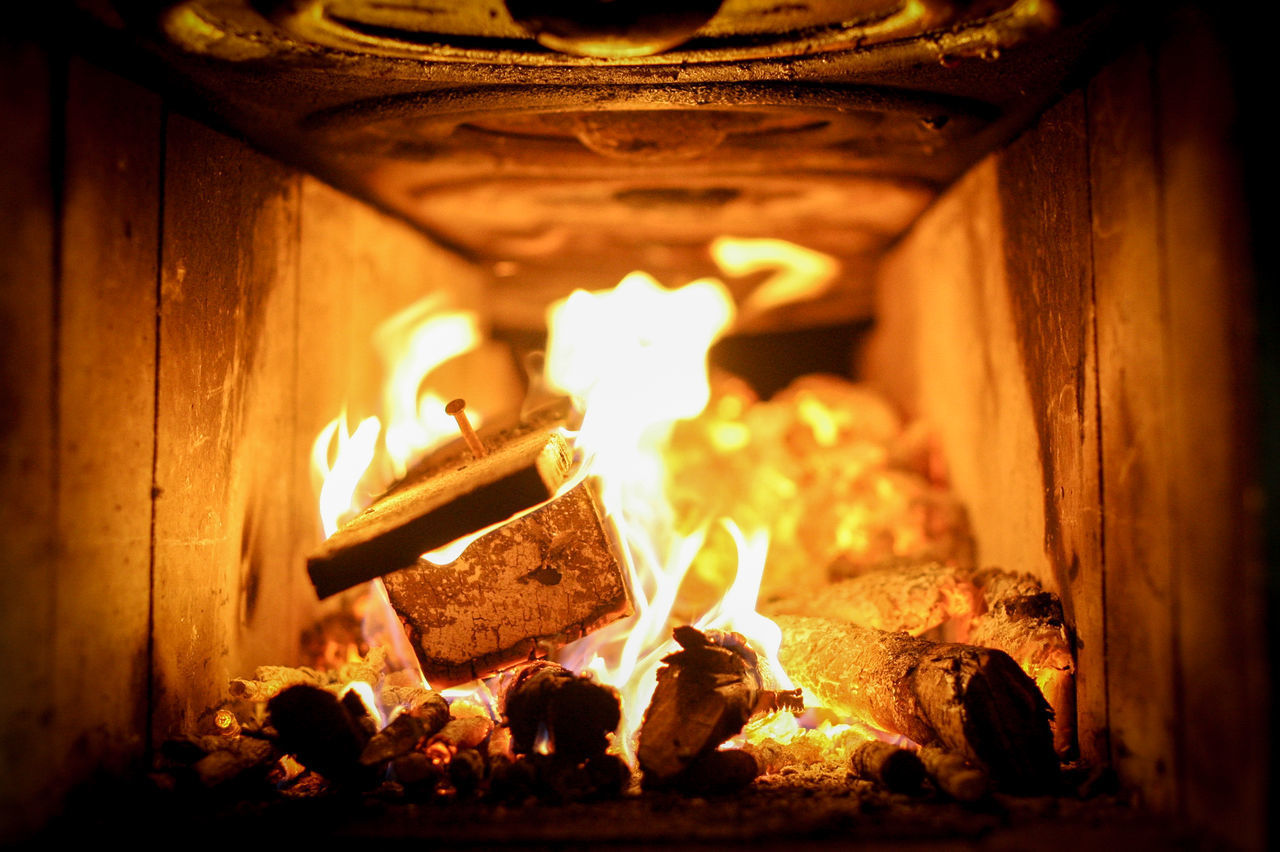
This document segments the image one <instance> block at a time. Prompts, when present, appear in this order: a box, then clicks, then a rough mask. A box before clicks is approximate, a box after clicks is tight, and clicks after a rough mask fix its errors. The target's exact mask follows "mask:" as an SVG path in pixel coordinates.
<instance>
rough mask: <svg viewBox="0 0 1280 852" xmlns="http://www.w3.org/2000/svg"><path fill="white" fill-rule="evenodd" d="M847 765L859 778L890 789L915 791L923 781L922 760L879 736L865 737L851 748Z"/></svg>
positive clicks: (895, 791)
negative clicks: (864, 740)
mask: <svg viewBox="0 0 1280 852" xmlns="http://www.w3.org/2000/svg"><path fill="white" fill-rule="evenodd" d="M849 765H850V767H851V768H852V769H853V772H854V774H855V775H857V776H858V777H859V778H865V779H866V780H868V781H875V782H876V783H878V784H880V785H881V786H883V787H885V788H886V789H888V790H890V791H892V792H894V793H917V792H919V791H920V787H921V785H922V784H923V783H924V775H925V772H924V764H923V763H921V762H920V758H919V757H917V756H916V754H915V752H913V751H910V750H909V749H905V748H902V747H900V746H896V745H891V744H890V743H886V742H882V741H880V740H867V741H866V742H864V743H862V744H861V745H859V746H858V747H857V748H855V749H854V750H853V754H851V755H850V756H849Z"/></svg>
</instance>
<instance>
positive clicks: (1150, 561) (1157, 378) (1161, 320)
mask: <svg viewBox="0 0 1280 852" xmlns="http://www.w3.org/2000/svg"><path fill="white" fill-rule="evenodd" d="M1151 74H1152V67H1151V57H1150V54H1149V53H1148V51H1147V50H1146V49H1144V48H1139V49H1136V50H1134V51H1132V52H1130V53H1128V54H1126V55H1125V56H1124V57H1122V58H1121V59H1119V60H1117V61H1116V62H1115V63H1113V64H1112V65H1111V66H1110V67H1108V68H1106V69H1104V70H1103V71H1102V73H1100V74H1098V75H1097V76H1096V77H1095V78H1094V79H1093V80H1092V81H1091V82H1090V84H1089V88H1088V110H1089V113H1088V123H1089V160H1090V184H1091V188H1092V210H1093V214H1092V215H1093V247H1094V248H1093V251H1094V271H1095V291H1096V297H1097V311H1098V394H1099V405H1100V407H1101V441H1102V476H1103V482H1104V487H1105V503H1104V511H1105V515H1104V518H1105V519H1104V523H1105V525H1106V552H1105V560H1106V566H1107V577H1106V587H1107V594H1106V615H1105V618H1106V623H1105V629H1106V636H1107V681H1108V692H1109V694H1110V708H1109V722H1110V731H1111V743H1110V756H1111V762H1112V765H1113V766H1114V767H1115V768H1116V770H1117V771H1118V772H1119V773H1120V774H1121V776H1122V777H1124V778H1125V779H1126V780H1127V781H1128V782H1129V783H1131V784H1135V785H1137V786H1139V787H1140V788H1141V789H1142V791H1143V797H1144V799H1145V800H1146V801H1147V802H1148V803H1150V804H1151V805H1152V806H1153V807H1157V808H1160V809H1162V810H1168V809H1170V808H1172V807H1173V806H1174V804H1175V801H1176V793H1177V791H1176V780H1177V750H1176V748H1175V745H1174V743H1175V741H1174V726H1175V720H1176V716H1177V695H1176V689H1175V683H1174V671H1175V665H1174V658H1173V651H1174V641H1173V634H1174V630H1175V629H1176V625H1175V622H1174V606H1173V603H1174V601H1173V593H1174V590H1173V577H1172V562H1171V550H1172V549H1173V546H1174V545H1173V540H1172V536H1171V529H1170V523H1171V520H1172V519H1171V516H1170V514H1169V512H1170V504H1169V500H1170V488H1169V486H1168V481H1167V474H1168V473H1169V472H1170V471H1171V470H1172V468H1171V466H1170V465H1171V461H1172V459H1171V457H1170V446H1169V435H1168V428H1167V427H1168V415H1169V412H1168V406H1169V397H1168V392H1169V391H1168V386H1167V373H1168V364H1167V348H1168V340H1167V338H1168V333H1169V316H1168V306H1167V294H1166V290H1165V283H1164V282H1165V279H1164V267H1163V261H1162V257H1161V238H1162V235H1161V233H1160V228H1159V203H1160V197H1161V191H1162V188H1161V186H1160V177H1159V174H1158V173H1157V161H1156V151H1155V141H1156V137H1155V134H1156V128H1155V127H1154V124H1153V122H1154V119H1155V115H1154V111H1153V105H1152V95H1153V93H1152V90H1151ZM1139 625H1140V627H1138V628H1137V629H1134V628H1135V626H1139Z"/></svg>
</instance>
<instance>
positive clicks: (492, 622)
mask: <svg viewBox="0 0 1280 852" xmlns="http://www.w3.org/2000/svg"><path fill="white" fill-rule="evenodd" d="M490 457H491V456H490ZM384 582H385V583H386V587H387V594H388V596H389V597H390V599H391V603H392V605H393V606H394V607H395V609H396V612H397V613H399V615H400V618H401V620H402V621H403V622H404V624H405V628H406V629H407V631H408V633H409V638H410V642H411V644H412V645H413V648H414V651H415V653H416V654H417V657H418V661H419V662H420V663H421V665H422V670H423V673H424V674H425V675H426V677H427V679H428V680H430V681H431V683H432V684H435V685H438V686H442V687H443V686H453V685H456V684H459V683H465V682H467V681H469V680H474V679H475V678H478V677H482V676H484V675H487V674H489V673H491V672H493V671H496V670H498V669H501V668H505V667H507V666H511V665H514V664H516V663H519V662H521V661H523V660H527V659H528V658H529V657H530V656H531V654H532V653H533V652H534V651H535V650H536V649H537V648H538V647H539V645H543V644H550V645H553V646H559V645H564V644H566V643H568V642H571V641H573V640H575V639H578V638H580V637H581V636H583V635H585V634H587V633H589V632H591V631H592V630H595V629H597V628H599V627H601V626H603V625H605V624H608V623H609V622H611V621H614V620H616V619H618V618H621V617H623V616H624V615H626V614H627V613H629V612H630V605H629V602H628V600H627V592H626V586H625V583H624V580H623V575H622V569H621V567H620V565H619V562H618V560H617V558H616V556H615V555H614V551H613V547H612V544H611V541H610V539H609V536H608V534H607V533H606V531H605V527H604V524H603V522H602V521H601V516H600V513H599V510H598V509H597V507H596V503H595V498H594V496H593V495H592V494H591V492H590V489H589V487H588V485H587V484H586V483H581V484H579V485H577V486H575V487H574V488H572V489H571V490H570V491H568V492H566V493H565V494H562V495H560V496H559V497H557V498H556V499H554V500H552V501H551V502H549V503H547V504H546V505H544V506H542V507H540V508H539V509H537V510H536V511H534V512H532V513H530V514H528V515H524V516H522V517H520V518H518V519H516V520H514V521H512V522H510V523H508V524H505V525H503V526H501V527H498V528H497V529H495V530H493V531H492V532H490V533H487V534H486V535H484V536H482V537H480V538H479V539H476V540H475V541H474V542H472V543H471V545H470V546H469V547H468V548H467V549H466V551H464V552H463V554H462V555H461V556H460V557H459V558H458V559H457V560H455V561H454V562H452V563H451V564H449V565H444V566H439V565H433V564H431V563H429V562H425V561H424V562H420V563H419V564H418V565H417V566H416V567H414V568H410V569H408V570H405V571H398V572H396V573H394V574H391V575H388V576H387V577H386V578H385V579H384Z"/></svg>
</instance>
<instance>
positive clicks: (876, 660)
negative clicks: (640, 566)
mask: <svg viewBox="0 0 1280 852" xmlns="http://www.w3.org/2000/svg"><path fill="white" fill-rule="evenodd" d="M776 622H777V624H778V626H779V627H780V628H781V629H782V636H783V640H782V649H781V652H780V654H779V657H780V659H781V661H782V664H783V666H784V667H785V668H786V670H787V672H788V673H789V674H790V675H791V677H792V679H793V680H794V681H795V682H796V683H798V684H800V685H801V686H803V687H804V688H806V689H808V690H809V691H810V692H811V693H812V694H813V695H814V696H815V697H816V698H817V699H818V701H819V702H820V703H821V704H822V705H823V706H825V707H827V708H829V709H831V710H833V711H835V712H837V713H840V714H842V715H846V716H852V717H854V718H857V719H860V720H862V721H864V722H867V723H869V724H872V725H875V726H876V727H878V728H880V729H881V730H884V731H889V732H891V733H897V734H902V735H904V736H907V737H909V738H911V739H912V740H914V741H915V742H917V743H919V744H920V745H933V744H941V745H943V746H945V747H946V748H948V749H950V750H952V751H955V752H957V753H959V754H961V755H963V756H964V757H965V758H966V759H967V760H970V761H972V762H974V763H976V764H978V765H980V766H982V767H984V768H986V769H987V770H988V771H989V772H990V773H991V775H992V777H993V778H994V779H995V780H996V782H997V783H998V784H1000V785H1001V787H1003V788H1006V789H1008V790H1009V791H1011V792H1021V793H1037V792H1042V791H1045V790H1047V789H1048V788H1049V787H1051V786H1052V784H1053V782H1054V780H1055V779H1056V777H1057V771H1058V759H1057V755H1056V754H1055V753H1054V750H1053V736H1052V733H1051V732H1050V730H1049V716H1050V715H1051V711H1050V710H1049V707H1048V705H1047V704H1046V703H1045V700H1044V698H1043V696H1041V694H1040V691H1039V689H1037V688H1036V685H1035V683H1034V682H1033V681H1032V680H1031V679H1030V678H1028V677H1027V675H1026V674H1025V673H1024V672H1023V671H1022V669H1020V668H1018V665H1017V664H1016V663H1014V662H1013V660H1012V659H1010V657H1009V656H1008V655H1007V654H1005V653H1004V652H1002V651H997V650H993V649H989V648H978V647H974V646H971V645H960V644H950V643H935V642H930V641H928V640H926V639H921V638H918V637H912V636H908V635H907V634H905V633H887V632H884V631H880V630H872V629H870V628H865V627H857V626H854V625H851V624H845V623H842V622H837V621H832V620H829V619H823V618H807V617H803V616H778V618H777V619H776Z"/></svg>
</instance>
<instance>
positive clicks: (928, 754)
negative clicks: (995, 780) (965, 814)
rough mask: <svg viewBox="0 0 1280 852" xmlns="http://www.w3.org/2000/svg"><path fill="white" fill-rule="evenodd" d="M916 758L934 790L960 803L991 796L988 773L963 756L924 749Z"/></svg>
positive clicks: (932, 748) (941, 750)
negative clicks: (922, 765)
mask: <svg viewBox="0 0 1280 852" xmlns="http://www.w3.org/2000/svg"><path fill="white" fill-rule="evenodd" d="M916 754H917V755H919V757H920V762H921V763H923V764H924V771H925V772H926V773H928V775H929V780H930V781H932V782H933V786H934V787H936V788H937V789H938V790H939V791H940V792H942V793H944V794H946V795H948V796H950V797H951V798H953V799H955V800H956V801H957V802H976V801H978V800H979V799H982V798H983V797H985V796H986V795H987V794H989V793H990V792H991V779H990V778H988V777H987V773H985V772H983V771H982V770H981V769H979V768H978V767H976V766H974V765H972V764H971V763H969V762H968V761H967V760H965V759H964V758H963V757H961V756H960V755H958V754H952V753H951V752H949V751H944V750H943V749H940V748H935V747H934V746H921V747H920V750H919V751H918V752H916Z"/></svg>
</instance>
